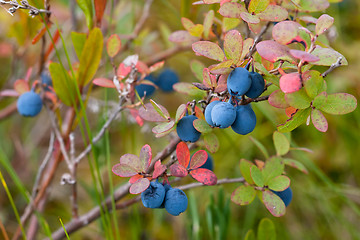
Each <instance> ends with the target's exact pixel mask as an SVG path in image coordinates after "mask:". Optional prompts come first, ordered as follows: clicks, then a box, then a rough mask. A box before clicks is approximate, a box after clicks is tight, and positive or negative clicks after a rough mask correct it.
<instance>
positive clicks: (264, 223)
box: [257, 218, 276, 240]
mask: <svg viewBox="0 0 360 240" xmlns="http://www.w3.org/2000/svg"><path fill="white" fill-rule="evenodd" d="M257 237H258V240H276V231H275V225H274V223H273V222H272V221H271V220H270V219H268V218H263V219H261V221H260V224H259V227H258V231H257Z"/></svg>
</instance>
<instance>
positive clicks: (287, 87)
mask: <svg viewBox="0 0 360 240" xmlns="http://www.w3.org/2000/svg"><path fill="white" fill-rule="evenodd" d="M279 83H280V89H281V91H283V92H284V93H292V92H296V91H298V90H300V89H301V87H302V82H301V77H300V74H299V73H297V72H294V73H288V74H285V75H283V76H281V78H280V81H279Z"/></svg>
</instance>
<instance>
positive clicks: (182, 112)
mask: <svg viewBox="0 0 360 240" xmlns="http://www.w3.org/2000/svg"><path fill="white" fill-rule="evenodd" d="M186 110H187V108H186V105H185V104H181V105H180V106H179V107H178V109H177V110H176V117H175V122H176V123H177V122H179V120H180V119H181V118H182V117H183V116H185V114H186Z"/></svg>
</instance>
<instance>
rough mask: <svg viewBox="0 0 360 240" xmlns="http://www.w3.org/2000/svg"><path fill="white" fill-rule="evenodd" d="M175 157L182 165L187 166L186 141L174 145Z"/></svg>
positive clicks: (187, 152)
mask: <svg viewBox="0 0 360 240" xmlns="http://www.w3.org/2000/svg"><path fill="white" fill-rule="evenodd" d="M176 157H177V159H178V161H179V163H180V164H181V165H182V166H183V167H185V168H187V166H189V162H190V151H189V148H188V146H187V144H186V143H184V142H179V143H178V145H177V146H176Z"/></svg>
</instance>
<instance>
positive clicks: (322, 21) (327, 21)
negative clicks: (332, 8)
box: [315, 14, 334, 35]
mask: <svg viewBox="0 0 360 240" xmlns="http://www.w3.org/2000/svg"><path fill="white" fill-rule="evenodd" d="M333 23H334V18H333V17H330V16H329V15H327V14H323V15H321V16H320V17H319V19H318V20H317V22H316V26H315V32H316V34H317V35H320V34H323V33H324V32H325V31H326V30H328V29H329V28H330V27H331V26H332V25H333Z"/></svg>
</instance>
